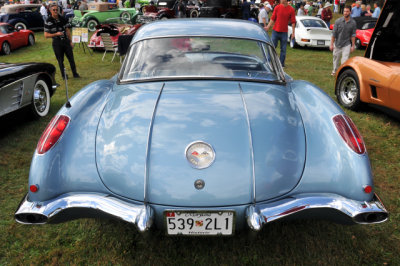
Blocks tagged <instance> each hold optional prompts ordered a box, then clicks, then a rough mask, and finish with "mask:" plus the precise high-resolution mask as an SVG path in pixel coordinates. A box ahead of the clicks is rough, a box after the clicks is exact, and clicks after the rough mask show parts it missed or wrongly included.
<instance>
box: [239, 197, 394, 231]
mask: <svg viewBox="0 0 400 266" xmlns="http://www.w3.org/2000/svg"><path fill="white" fill-rule="evenodd" d="M324 210H327V211H328V212H324V214H326V213H331V214H333V215H332V218H335V217H334V216H340V215H338V214H343V215H342V217H344V219H340V220H346V222H349V223H356V224H374V223H382V222H384V221H386V220H387V219H388V216H389V213H388V212H387V210H386V208H385V206H384V205H383V203H382V202H381V200H380V199H379V197H378V195H376V194H374V197H373V199H372V200H371V201H370V202H360V201H355V200H351V199H347V198H344V197H342V196H339V195H335V194H318V195H297V196H295V197H292V198H285V199H282V200H278V201H275V202H271V203H265V204H255V205H252V206H250V207H248V208H247V210H246V218H247V224H248V226H249V227H250V228H251V229H252V230H255V231H258V230H260V229H261V228H262V226H263V225H264V224H266V223H269V222H272V221H275V220H278V219H282V218H285V217H288V216H290V215H293V214H303V217H307V216H308V214H312V213H313V211H314V214H315V215H314V216H312V217H314V218H319V219H328V220H336V219H329V217H327V216H325V215H322V214H321V212H323V211H324ZM304 214H305V215H304Z"/></svg>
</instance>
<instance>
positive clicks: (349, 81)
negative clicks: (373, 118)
mask: <svg viewBox="0 0 400 266" xmlns="http://www.w3.org/2000/svg"><path fill="white" fill-rule="evenodd" d="M339 95H340V98H341V99H342V101H343V103H344V104H352V103H354V101H355V100H356V99H357V95H358V88H357V83H356V81H355V80H354V78H353V77H345V78H344V79H343V80H342V82H341V83H340V87H339Z"/></svg>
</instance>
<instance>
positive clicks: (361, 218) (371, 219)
mask: <svg viewBox="0 0 400 266" xmlns="http://www.w3.org/2000/svg"><path fill="white" fill-rule="evenodd" d="M388 217H389V214H388V213H384V212H381V213H379V212H368V213H361V214H359V215H357V216H355V217H354V221H355V222H356V223H359V224H375V223H382V222H384V221H386V220H387V219H388Z"/></svg>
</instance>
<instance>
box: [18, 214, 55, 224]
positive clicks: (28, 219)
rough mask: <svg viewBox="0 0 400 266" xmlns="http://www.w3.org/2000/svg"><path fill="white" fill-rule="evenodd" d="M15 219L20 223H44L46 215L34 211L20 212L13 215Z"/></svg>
mask: <svg viewBox="0 0 400 266" xmlns="http://www.w3.org/2000/svg"><path fill="white" fill-rule="evenodd" d="M15 220H16V221H17V222H19V223H21V224H45V223H46V222H47V216H45V215H42V214H36V213H33V214H32V213H20V214H16V215H15Z"/></svg>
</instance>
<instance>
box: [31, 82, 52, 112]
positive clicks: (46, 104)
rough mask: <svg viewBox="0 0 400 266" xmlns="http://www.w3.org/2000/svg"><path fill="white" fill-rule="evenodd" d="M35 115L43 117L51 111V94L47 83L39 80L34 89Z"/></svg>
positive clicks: (33, 103) (33, 106) (33, 104)
mask: <svg viewBox="0 0 400 266" xmlns="http://www.w3.org/2000/svg"><path fill="white" fill-rule="evenodd" d="M32 109H33V114H34V115H35V116H36V117H43V116H46V115H47V114H48V113H49V109H50V93H49V87H48V86H47V83H46V82H45V81H44V80H42V79H39V80H38V81H36V83H35V87H34V88H33V99H32Z"/></svg>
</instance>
